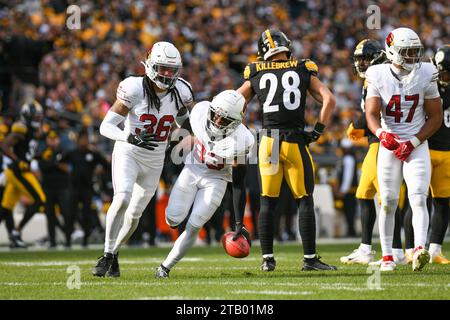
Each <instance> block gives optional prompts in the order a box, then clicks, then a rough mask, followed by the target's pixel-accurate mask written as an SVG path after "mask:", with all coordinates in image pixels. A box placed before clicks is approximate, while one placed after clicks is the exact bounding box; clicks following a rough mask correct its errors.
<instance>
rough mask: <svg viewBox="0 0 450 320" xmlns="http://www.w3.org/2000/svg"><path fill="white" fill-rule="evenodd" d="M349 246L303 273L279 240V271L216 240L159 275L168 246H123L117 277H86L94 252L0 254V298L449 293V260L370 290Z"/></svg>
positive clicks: (385, 279)
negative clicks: (350, 260) (350, 259)
mask: <svg viewBox="0 0 450 320" xmlns="http://www.w3.org/2000/svg"><path fill="white" fill-rule="evenodd" d="M445 247H447V248H448V247H449V245H448V244H447V245H446V246H445ZM354 248H355V245H348V244H347V245H320V246H319V252H320V254H321V255H322V256H323V260H324V261H325V262H328V263H333V264H335V265H337V266H338V268H339V270H338V271H337V272H301V271H300V267H301V264H302V263H301V261H300V253H301V252H302V250H301V248H300V247H299V246H298V245H294V244H289V245H278V246H276V247H275V250H276V258H277V269H276V270H275V271H274V272H270V273H263V272H261V271H259V265H260V255H259V252H260V251H259V247H258V246H255V247H254V248H253V250H252V253H251V254H250V256H248V257H247V258H245V259H235V258H231V257H229V256H227V255H226V254H225V252H224V251H223V248H222V247H218V246H213V247H196V248H193V249H192V250H191V251H190V252H189V253H188V256H187V257H186V258H185V259H184V260H182V261H181V262H180V263H179V264H178V265H177V266H176V267H175V268H174V269H173V270H172V271H171V277H170V278H169V279H164V280H157V279H154V278H153V273H154V270H155V268H156V267H157V266H158V265H159V264H160V263H161V261H162V260H163V259H164V257H165V256H166V254H167V253H168V252H169V250H170V248H148V249H124V250H122V251H121V253H120V265H121V272H122V276H121V278H118V279H111V278H96V277H93V276H92V275H91V271H90V270H91V267H92V266H93V265H94V264H95V262H96V258H97V257H98V256H99V254H100V252H99V250H84V251H82V250H73V251H34V252H32V251H17V252H1V253H0V299H174V300H175V299H283V300H287V299H389V300H391V299H450V266H449V265H447V266H443V265H427V266H426V268H425V269H424V270H423V271H422V272H420V273H418V272H416V273H413V272H412V270H411V266H410V265H408V266H399V267H398V268H399V269H398V270H397V271H395V272H393V273H389V274H381V276H380V286H381V289H374V288H370V287H368V285H367V283H368V280H369V282H371V280H373V279H375V278H376V274H374V273H373V271H372V272H370V273H368V270H367V267H366V266H346V265H342V264H341V263H339V262H338V261H339V257H340V256H342V255H344V254H348V253H349V252H350V251H351V250H352V249H354ZM375 250H377V252H379V246H378V245H376V246H375ZM445 253H446V254H447V256H450V252H449V251H447V252H445ZM70 266H78V267H79V268H80V270H81V275H80V279H81V287H80V289H69V288H68V286H67V283H68V282H69V284H70V283H73V281H72V280H73V279H74V278H76V277H75V276H74V275H73V274H72V273H68V268H69V270H70V268H71V267H70ZM75 268H76V267H75ZM369 271H370V270H369ZM370 277H372V278H370ZM68 280H69V281H68Z"/></svg>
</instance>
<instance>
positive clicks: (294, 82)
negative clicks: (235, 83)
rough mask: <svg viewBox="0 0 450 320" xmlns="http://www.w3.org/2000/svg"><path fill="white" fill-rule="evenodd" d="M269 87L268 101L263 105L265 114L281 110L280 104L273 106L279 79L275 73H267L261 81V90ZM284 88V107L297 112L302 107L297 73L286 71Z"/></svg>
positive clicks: (282, 84) (282, 78) (283, 82)
mask: <svg viewBox="0 0 450 320" xmlns="http://www.w3.org/2000/svg"><path fill="white" fill-rule="evenodd" d="M267 86H269V92H268V93H267V97H266V101H265V102H264V103H263V111H264V113H268V112H277V111H278V110H279V108H280V106H279V105H278V104H272V101H273V98H274V97H275V94H276V92H277V89H278V77H277V76H276V75H275V74H273V73H265V74H264V75H263V76H262V77H261V79H260V80H259V88H260V89H261V90H263V89H266V88H267ZM281 86H282V87H283V89H284V90H283V105H284V107H285V108H286V109H288V110H295V109H297V108H298V107H299V106H300V100H301V97H302V94H301V92H300V89H299V86H300V77H299V76H298V73H297V72H295V71H286V72H285V73H283V76H282V77H281Z"/></svg>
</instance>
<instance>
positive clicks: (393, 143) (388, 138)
mask: <svg viewBox="0 0 450 320" xmlns="http://www.w3.org/2000/svg"><path fill="white" fill-rule="evenodd" d="M377 137H378V139H380V142H381V144H382V145H383V147H385V148H386V149H388V150H391V151H393V150H395V149H397V148H398V146H399V145H400V144H399V143H398V142H397V140H395V139H400V138H399V137H398V136H397V135H396V134H394V133H390V132H387V131H384V130H382V129H378V130H377Z"/></svg>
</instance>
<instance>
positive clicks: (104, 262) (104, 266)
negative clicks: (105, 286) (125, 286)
mask: <svg viewBox="0 0 450 320" xmlns="http://www.w3.org/2000/svg"><path fill="white" fill-rule="evenodd" d="M113 261H114V255H113V254H112V253H105V254H104V255H103V256H101V257H99V258H98V261H97V264H96V265H95V267H94V268H92V274H93V275H94V276H97V277H104V276H105V274H106V272H108V271H109V268H111V265H112V264H113Z"/></svg>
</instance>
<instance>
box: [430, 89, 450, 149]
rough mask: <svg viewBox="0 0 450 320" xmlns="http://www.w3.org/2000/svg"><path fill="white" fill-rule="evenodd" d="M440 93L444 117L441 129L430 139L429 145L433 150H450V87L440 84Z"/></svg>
mask: <svg viewBox="0 0 450 320" xmlns="http://www.w3.org/2000/svg"><path fill="white" fill-rule="evenodd" d="M439 93H440V95H441V98H442V108H443V109H444V119H443V120H442V125H441V127H440V128H439V130H438V131H436V133H435V134H433V136H432V137H431V138H429V139H428V145H429V147H430V149H433V150H438V151H450V88H444V87H442V86H439Z"/></svg>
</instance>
